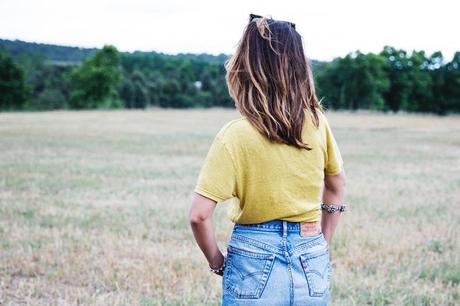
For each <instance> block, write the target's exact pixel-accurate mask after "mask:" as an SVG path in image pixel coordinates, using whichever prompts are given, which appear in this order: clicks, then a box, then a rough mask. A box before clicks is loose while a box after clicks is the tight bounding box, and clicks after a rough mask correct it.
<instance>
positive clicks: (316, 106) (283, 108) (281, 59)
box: [225, 16, 323, 150]
mask: <svg viewBox="0 0 460 306" xmlns="http://www.w3.org/2000/svg"><path fill="white" fill-rule="evenodd" d="M259 17H260V18H256V19H255V20H254V21H250V22H249V23H248V25H247V26H246V27H245V29H244V33H243V37H242V38H241V39H240V41H239V42H238V46H237V49H236V52H235V53H234V54H233V55H232V56H231V57H230V58H229V59H227V60H226V61H225V69H226V76H225V79H226V83H227V87H228V92H229V94H230V96H231V97H232V99H233V100H234V101H235V104H236V108H237V109H238V111H239V112H240V113H241V114H242V115H243V116H245V117H246V118H247V119H248V120H249V121H250V123H251V124H252V125H253V126H254V127H255V128H256V129H257V130H259V132H261V133H262V134H264V135H265V136H267V137H268V138H269V139H270V140H273V141H276V142H281V143H285V144H289V145H293V146H295V147H298V148H303V149H306V150H311V149H312V148H310V147H309V145H308V144H306V143H303V142H302V129H303V125H304V121H305V120H306V118H305V114H306V113H307V112H305V110H307V111H308V113H309V114H311V115H312V117H311V120H313V122H314V124H315V126H316V127H318V125H319V119H318V112H319V111H321V112H323V108H322V106H321V103H320V101H318V98H317V96H316V91H315V86H314V81H313V74H312V70H311V67H310V63H309V61H308V60H307V58H306V56H305V54H304V49H303V45H302V43H303V42H302V36H301V35H300V34H299V33H298V32H297V31H296V30H295V25H294V26H293V24H292V23H290V22H286V21H278V20H274V19H272V18H267V17H262V16H259ZM251 19H252V18H251Z"/></svg>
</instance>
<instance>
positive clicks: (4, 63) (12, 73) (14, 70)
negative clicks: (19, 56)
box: [0, 52, 29, 110]
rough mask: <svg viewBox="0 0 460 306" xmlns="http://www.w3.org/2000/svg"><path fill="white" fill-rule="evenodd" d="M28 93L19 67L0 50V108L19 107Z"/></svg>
mask: <svg viewBox="0 0 460 306" xmlns="http://www.w3.org/2000/svg"><path fill="white" fill-rule="evenodd" d="M28 93H29V90H28V88H27V87H26V84H25V80H24V73H23V71H22V70H21V68H19V66H17V65H16V64H15V63H14V62H13V59H12V58H11V57H10V56H8V55H7V54H6V53H3V52H0V109H3V110H13V109H21V108H22V107H23V105H24V102H25V101H26V99H27V96H28Z"/></svg>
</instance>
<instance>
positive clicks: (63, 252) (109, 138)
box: [0, 109, 460, 305]
mask: <svg viewBox="0 0 460 306" xmlns="http://www.w3.org/2000/svg"><path fill="white" fill-rule="evenodd" d="M238 116H239V115H238V113H237V112H235V111H231V110H221V109H209V110H161V109H152V110H148V111H121V110H116V111H74V112H70V111H69V112H67V111H56V112H42V113H4V114H0V135H1V137H0V254H1V256H0V304H2V303H3V304H5V305H17V304H25V305H218V304H219V302H220V297H221V287H220V286H221V278H219V277H218V276H216V275H211V274H209V272H208V271H207V262H206V260H205V258H204V256H203V255H202V253H201V252H200V250H199V248H198V246H197V245H196V243H195V242H194V239H193V235H192V232H191V230H190V227H189V224H188V220H187V213H188V209H189V205H190V195H191V190H192V189H193V187H194V184H195V182H196V178H197V175H198V171H199V169H200V165H201V162H202V161H203V159H204V157H205V155H206V152H207V150H208V149H209V145H210V142H211V140H212V138H213V137H214V135H215V133H216V132H217V131H218V130H219V129H220V127H221V126H222V125H223V124H225V123H226V122H227V121H228V120H231V119H233V118H237V117H238ZM328 117H329V120H330V122H331V125H332V127H333V130H334V132H335V135H336V138H337V140H338V142H339V146H340V148H341V150H342V155H343V158H344V161H345V167H346V171H347V176H348V185H347V202H348V204H349V207H350V210H349V211H348V212H347V213H345V214H344V215H343V218H342V220H341V221H340V224H339V227H338V229H337V232H336V234H335V236H334V239H333V245H332V250H331V254H332V261H333V283H332V285H333V287H332V291H331V294H332V300H331V305H456V304H460V284H459V283H460V265H459V262H460V260H459V259H460V248H459V246H460V241H459V239H460V238H459V234H458V233H459V230H460V222H459V221H460V210H459V208H460V201H459V199H460V175H459V173H460V118H459V117H456V116H450V117H436V116H429V115H425V116H423V115H389V114H388V115H385V114H373V113H366V112H358V113H328ZM225 207H226V203H222V204H221V205H220V206H219V207H218V209H217V210H216V215H215V218H214V224H215V229H216V235H217V238H218V239H219V246H220V247H221V250H225V246H226V243H227V241H228V239H229V234H230V231H231V228H232V223H231V222H230V221H229V220H227V218H226V211H225Z"/></svg>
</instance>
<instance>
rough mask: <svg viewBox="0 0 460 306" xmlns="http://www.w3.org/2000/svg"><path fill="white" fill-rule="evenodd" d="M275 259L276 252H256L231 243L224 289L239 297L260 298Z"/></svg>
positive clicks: (228, 249)
mask: <svg viewBox="0 0 460 306" xmlns="http://www.w3.org/2000/svg"><path fill="white" fill-rule="evenodd" d="M274 260H275V255H274V254H262V253H256V252H253V251H249V250H244V249H241V248H236V247H234V246H231V245H229V246H228V247H227V263H226V268H225V270H226V271H225V275H224V277H225V281H224V284H225V287H224V290H227V291H229V292H230V293H231V294H233V295H234V296H235V297H237V298H248V299H257V298H260V296H261V295H262V293H263V291H264V289H265V285H266V284H267V280H268V277H269V276H270V272H271V270H272V268H273V262H274Z"/></svg>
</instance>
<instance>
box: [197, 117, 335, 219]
mask: <svg viewBox="0 0 460 306" xmlns="http://www.w3.org/2000/svg"><path fill="white" fill-rule="evenodd" d="M302 140H303V141H304V142H305V143H307V144H308V145H309V146H310V147H311V148H312V150H310V151H307V150H305V149H300V148H296V147H294V146H291V145H287V144H282V143H277V142H273V141H270V140H269V139H268V138H267V137H265V135H263V134H261V133H260V132H259V131H258V130H256V129H255V128H254V127H253V126H252V125H251V123H250V122H249V121H248V120H247V118H246V117H241V118H238V119H234V120H231V121H229V122H227V123H226V124H225V125H224V126H223V127H222V128H221V129H220V131H219V132H218V133H217V135H216V136H215V138H214V140H213V142H212V144H211V147H210V149H209V151H208V153H207V156H206V158H205V160H204V162H203V164H202V168H201V171H200V173H199V176H198V180H197V184H196V187H195V189H194V191H195V192H197V193H199V194H201V195H203V196H205V197H207V198H209V199H211V200H213V201H215V202H217V203H220V202H224V201H226V200H229V199H231V201H229V202H230V205H229V206H228V210H227V214H228V217H229V218H230V220H231V221H232V222H234V223H240V224H251V223H261V222H265V221H270V220H273V219H281V220H287V221H291V222H300V221H317V220H319V219H320V218H321V216H320V213H321V210H320V204H321V196H322V188H323V186H324V175H325V174H326V175H336V174H339V173H340V172H341V171H342V169H343V160H342V157H341V154H340V151H339V148H338V146H337V142H336V140H335V138H334V136H333V134H332V131H331V128H330V126H329V123H328V121H327V119H326V117H325V116H324V114H322V113H320V114H319V127H318V128H317V127H316V126H315V125H314V124H313V121H312V119H311V116H310V113H309V112H306V117H305V124H304V128H303V132H302Z"/></svg>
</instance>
